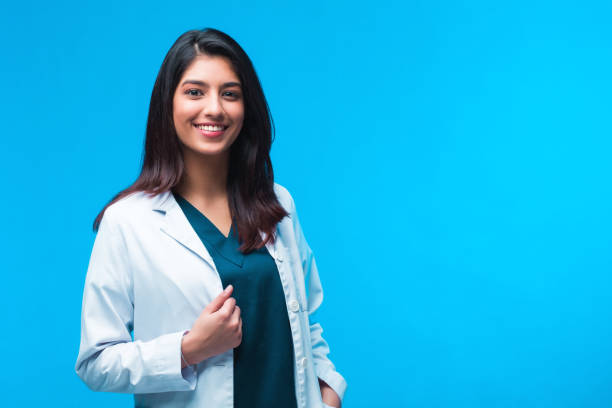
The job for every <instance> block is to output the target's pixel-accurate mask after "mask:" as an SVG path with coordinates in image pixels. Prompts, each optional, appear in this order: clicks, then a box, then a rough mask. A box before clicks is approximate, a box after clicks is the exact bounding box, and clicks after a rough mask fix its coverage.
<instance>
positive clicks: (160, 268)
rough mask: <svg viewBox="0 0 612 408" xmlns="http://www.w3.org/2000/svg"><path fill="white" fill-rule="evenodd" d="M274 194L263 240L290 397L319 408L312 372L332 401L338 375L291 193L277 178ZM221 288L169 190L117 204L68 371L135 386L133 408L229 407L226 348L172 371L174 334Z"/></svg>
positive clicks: (101, 383)
mask: <svg viewBox="0 0 612 408" xmlns="http://www.w3.org/2000/svg"><path fill="white" fill-rule="evenodd" d="M274 191H275V192H276V195H277V197H278V199H279V201H280V203H281V205H282V206H283V207H284V208H285V209H286V210H287V212H288V213H289V214H290V217H285V218H284V219H283V220H282V221H281V222H279V224H278V226H277V239H276V242H275V243H274V244H270V243H269V244H267V245H266V247H267V249H268V251H269V252H270V254H271V255H272V257H273V258H274V259H275V262H276V265H277V267H278V271H279V275H280V279H281V283H282V286H283V290H284V293H285V299H286V304H287V311H288V315H289V322H290V326H291V333H292V338H293V348H294V354H295V364H294V373H295V390H296V398H297V403H298V407H299V408H313V407H314V408H319V407H324V406H325V404H323V403H322V401H321V393H320V389H319V384H318V380H317V377H318V378H321V379H322V380H323V381H325V382H326V383H327V384H329V385H330V386H331V387H332V388H333V389H334V391H336V393H337V394H338V395H339V396H340V398H343V396H344V392H345V389H346V382H345V380H344V378H343V377H342V376H341V375H340V374H339V373H338V372H337V371H336V370H335V367H334V365H333V364H332V362H331V361H330V360H329V359H328V357H327V355H328V353H329V347H328V345H327V342H326V341H325V340H324V339H323V337H321V332H322V329H321V326H320V325H319V323H313V322H312V321H311V318H310V317H311V316H310V315H312V313H313V312H314V311H315V310H317V308H318V307H319V306H320V304H321V301H322V300H323V292H322V289H321V283H320V280H319V274H318V271H317V266H316V263H315V259H314V257H313V254H312V251H311V250H310V247H309V246H308V244H307V242H306V240H305V238H304V235H303V233H302V229H301V228H300V223H299V221H298V217H297V213H296V209H295V204H294V202H293V198H292V197H291V195H290V194H289V192H288V191H287V189H285V188H284V187H282V186H280V185H279V184H275V185H274ZM262 236H264V237H265V235H262ZM222 289H223V288H222V284H221V279H220V277H219V274H218V272H217V270H216V267H215V265H214V263H213V260H212V257H211V256H210V254H209V253H208V252H207V250H206V247H205V246H204V244H203V243H202V242H201V241H200V239H199V237H198V236H197V234H196V233H195V231H194V230H193V229H192V227H191V225H190V223H189V221H188V220H187V218H186V217H185V215H184V214H183V212H182V210H181V208H180V207H179V205H178V204H177V202H176V200H175V199H174V197H173V195H172V194H171V193H170V192H167V193H163V194H160V195H158V196H156V197H150V196H148V195H147V194H145V193H143V192H139V193H134V194H132V195H130V196H128V197H125V198H123V199H122V200H120V201H118V202H116V203H115V204H113V205H111V206H110V207H108V208H107V210H106V212H105V214H104V217H103V218H102V222H101V223H100V228H99V230H98V234H97V236H96V239H95V242H94V246H93V249H92V253H91V258H90V261H89V267H88V270H87V277H86V279H85V288H84V293H83V309H82V318H81V344H80V349H79V355H78V357H77V362H76V372H77V374H78V375H79V376H80V377H81V379H82V380H83V381H84V382H85V383H86V384H87V385H88V386H89V387H90V388H91V389H93V390H97V391H112V392H125V393H134V394H135V395H134V398H135V404H136V406H137V407H140V406H142V407H212V408H217V407H218V408H233V406H234V402H233V393H234V390H233V350H231V349H230V350H228V351H227V352H225V353H222V354H219V355H217V356H214V357H211V358H208V359H206V360H204V361H202V362H201V363H199V364H197V365H195V366H190V367H187V368H185V369H182V370H181V357H180V341H181V336H182V334H183V332H184V331H185V330H188V329H190V328H191V326H192V324H193V322H194V321H195V320H196V319H197V317H198V316H199V315H200V313H201V312H202V309H203V308H204V307H205V306H206V305H207V304H208V303H209V302H210V301H211V300H212V299H214V298H215V297H216V296H217V295H218V294H219V293H220V292H221V291H222ZM132 330H133V339H132V335H131V332H132Z"/></svg>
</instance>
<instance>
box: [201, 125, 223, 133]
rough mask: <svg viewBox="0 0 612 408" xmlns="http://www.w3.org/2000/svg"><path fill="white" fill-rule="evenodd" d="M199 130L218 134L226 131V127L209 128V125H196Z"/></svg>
mask: <svg viewBox="0 0 612 408" xmlns="http://www.w3.org/2000/svg"><path fill="white" fill-rule="evenodd" d="M196 127H197V128H198V129H202V130H207V131H209V132H217V131H219V130H223V129H225V127H224V126H216V125H215V126H209V125H196Z"/></svg>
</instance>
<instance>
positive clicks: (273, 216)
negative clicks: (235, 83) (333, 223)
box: [93, 28, 288, 253]
mask: <svg viewBox="0 0 612 408" xmlns="http://www.w3.org/2000/svg"><path fill="white" fill-rule="evenodd" d="M202 54H204V55H209V56H222V57H226V58H227V59H228V60H229V61H230V63H231V64H232V67H233V68H234V70H235V72H236V75H237V76H238V77H239V78H240V82H241V84H242V92H243V94H244V110H245V114H244V122H243V125H242V130H241V131H240V134H239V135H238V137H237V138H236V140H235V141H234V143H233V144H232V146H231V148H230V156H229V168H228V177H227V190H228V201H229V207H230V212H231V215H232V217H233V218H234V219H235V221H236V224H237V230H238V238H239V240H240V242H241V246H240V250H241V251H242V252H243V253H248V252H251V251H252V250H254V249H259V248H261V247H263V246H264V245H265V244H266V243H267V242H268V241H272V242H273V241H274V239H275V234H274V232H275V231H276V225H277V223H278V222H279V221H280V220H282V219H283V218H284V217H285V216H287V215H288V213H287V212H286V211H285V209H284V208H283V207H282V206H281V205H280V203H279V202H278V199H277V197H276V194H275V193H274V172H273V171H272V161H271V160H270V148H271V146H272V140H273V137H274V135H273V133H274V123H273V121H272V116H271V114H270V109H269V107H268V103H267V101H266V98H265V95H264V93H263V89H262V87H261V83H260V82H259V78H258V77H257V74H256V73H255V68H254V67H253V64H252V62H251V60H250V58H249V57H248V55H247V54H246V53H245V52H244V50H243V49H242V47H240V45H238V43H237V42H236V41H235V40H234V39H233V38H231V37H230V36H229V35H227V34H225V33H223V32H221V31H219V30H215V29H213V28H205V29H203V30H191V31H187V32H186V33H184V34H182V35H181V36H180V37H179V38H178V39H177V40H176V42H175V43H174V44H173V45H172V47H171V48H170V50H169V51H168V54H166V57H165V58H164V62H163V63H162V66H161V68H160V70H159V73H158V74H157V79H156V80H155V85H154V86H153V92H152V94H151V104H150V106H149V117H148V120H147V132H146V139H145V146H144V154H143V160H142V169H141V171H140V175H139V176H138V178H137V179H136V181H135V182H134V183H133V184H132V185H131V186H129V187H128V188H126V189H125V190H123V191H121V192H119V193H118V194H117V195H116V196H115V197H113V199H112V200H111V201H110V202H109V203H108V204H106V205H105V206H104V208H103V209H102V211H100V213H99V214H98V216H97V217H96V219H95V221H94V225H93V228H94V231H97V230H98V227H99V225H100V221H101V220H102V217H103V216H104V211H106V209H107V208H108V207H109V206H110V205H111V204H113V203H115V202H117V201H118V200H120V199H122V198H123V197H125V196H127V195H130V194H132V193H135V192H137V191H144V192H146V193H147V194H149V195H150V196H156V195H158V194H162V193H164V192H167V191H169V190H171V189H172V188H173V187H175V186H176V185H177V184H178V183H179V182H180V180H181V177H182V176H183V172H184V163H183V156H182V151H181V148H180V142H179V139H178V136H177V134H176V129H175V127H174V121H173V105H172V101H173V97H174V92H175V90H176V88H177V86H178V83H179V81H180V79H181V77H182V76H183V73H184V72H185V70H186V69H187V67H188V66H189V64H191V62H192V61H193V60H194V59H195V58H196V57H197V56H198V55H202ZM260 231H262V232H265V233H266V240H265V241H263V240H262V239H261V237H260V233H259V232H260Z"/></svg>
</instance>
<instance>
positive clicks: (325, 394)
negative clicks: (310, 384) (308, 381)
mask: <svg viewBox="0 0 612 408" xmlns="http://www.w3.org/2000/svg"><path fill="white" fill-rule="evenodd" d="M319 387H320V388H321V398H322V399H323V402H324V403H325V404H327V405H329V406H330V407H334V408H340V397H338V394H336V391H334V390H333V389H332V387H330V386H329V385H327V383H326V382H325V381H323V380H322V379H320V378H319Z"/></svg>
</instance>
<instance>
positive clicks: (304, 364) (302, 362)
mask: <svg viewBox="0 0 612 408" xmlns="http://www.w3.org/2000/svg"><path fill="white" fill-rule="evenodd" d="M307 362H308V359H307V358H306V357H302V359H301V360H300V365H301V366H302V367H305V366H306V363H307Z"/></svg>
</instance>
